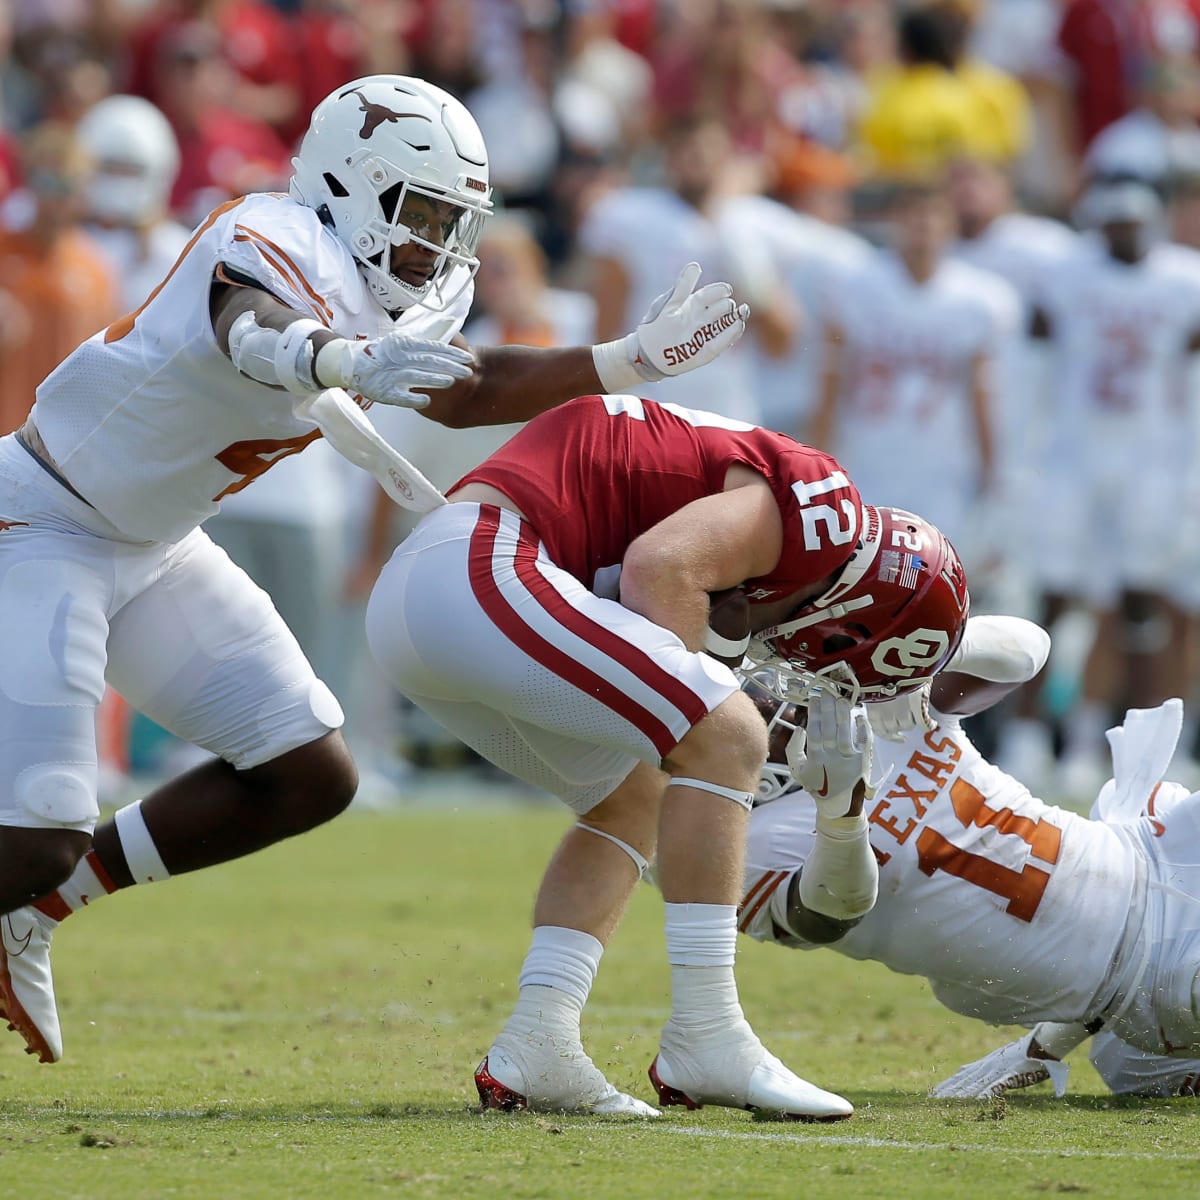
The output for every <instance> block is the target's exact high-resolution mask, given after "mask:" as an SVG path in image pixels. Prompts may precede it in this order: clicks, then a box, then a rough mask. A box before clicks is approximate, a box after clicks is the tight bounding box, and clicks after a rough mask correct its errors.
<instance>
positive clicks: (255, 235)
mask: <svg viewBox="0 0 1200 1200" xmlns="http://www.w3.org/2000/svg"><path fill="white" fill-rule="evenodd" d="M237 229H238V230H240V231H241V232H242V233H245V234H249V236H250V239H251V240H253V241H256V242H261V243H262V244H263V245H264V246H269V247H270V248H271V249H272V250H273V251H274V252H275V253H276V254H277V255H278V256H279V257H280V258H281V259H283V261H284V262H285V263H287V265H288V268H290V270H291V274H292V280H293V282H296V281H298V282H299V283H300V287H301V289H302V290H303V291H305V292H307V293H308V295H309V297H310V298H311V299H312V301H313V303H315V304H316V305H317V307H318V308H320V309H321V311H322V312H324V314H325V316H326V317H327V318H328V319H329V320H331V321H332V320H333V309H332V308H330V306H329V305H328V303H326V301H325V298H324V297H323V296H321V295H320V294H319V293H318V292H317V291H316V289H315V288H314V287H312V285H311V284H310V283H309V282H308V280H307V279H305V277H304V272H303V271H301V270H300V268H299V267H298V266H296V264H295V263H294V262H293V261H292V260H291V258H290V257H289V255H288V254H287V252H286V251H284V250H281V249H280V248H279V247H278V246H277V245H275V243H274V242H273V241H271V239H270V238H268V237H264V236H263V235H262V234H261V233H259V232H258V231H257V230H255V229H251V228H250V227H249V226H248V225H238V226H237ZM234 240H235V241H243V240H245V239H243V238H239V237H237V235H236V234H235V235H234ZM264 257H265V256H264ZM275 265H276V268H277V269H278V270H279V271H280V273H281V274H283V275H287V273H288V272H287V270H284V269H283V268H282V267H279V264H278V263H276V264H275Z"/></svg>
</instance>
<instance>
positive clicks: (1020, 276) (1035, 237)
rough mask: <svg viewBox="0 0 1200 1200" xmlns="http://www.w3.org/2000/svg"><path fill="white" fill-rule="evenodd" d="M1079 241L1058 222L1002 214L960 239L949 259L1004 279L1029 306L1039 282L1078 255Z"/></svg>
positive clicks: (1042, 218) (952, 249)
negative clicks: (975, 232) (974, 234)
mask: <svg viewBox="0 0 1200 1200" xmlns="http://www.w3.org/2000/svg"><path fill="white" fill-rule="evenodd" d="M1081 243H1082V239H1081V238H1080V236H1079V234H1077V233H1076V232H1075V231H1074V230H1072V229H1071V228H1070V227H1069V226H1067V225H1064V224H1063V223H1062V222H1061V221H1052V220H1050V218H1048V217H1034V216H1030V215H1029V214H1028V213H1016V212H1014V213H1005V214H1004V215H1003V216H999V217H997V218H996V219H995V220H994V221H991V222H990V223H989V224H988V226H987V228H986V229H985V230H984V231H983V232H982V233H981V234H980V235H979V236H978V237H973V238H962V239H960V240H959V241H957V242H955V243H954V245H953V246H952V247H951V249H950V255H951V257H953V258H955V259H957V260H958V261H959V262H965V263H967V264H969V265H970V266H972V267H977V268H978V269H979V270H981V271H990V272H991V273H992V274H993V275H999V276H1000V277H1001V278H1002V279H1007V280H1008V282H1009V283H1010V284H1012V286H1013V287H1014V288H1016V289H1017V292H1018V294H1019V295H1020V297H1021V299H1022V300H1024V301H1025V302H1026V303H1029V302H1030V301H1031V300H1032V299H1033V298H1034V296H1035V295H1036V293H1037V291H1038V288H1039V286H1040V284H1041V281H1042V280H1043V279H1045V278H1046V276H1047V275H1048V274H1049V273H1050V272H1052V271H1055V270H1056V269H1057V268H1058V265H1059V264H1061V263H1063V262H1065V261H1066V260H1067V259H1070V258H1072V257H1074V255H1076V254H1078V253H1079V251H1080V248H1081Z"/></svg>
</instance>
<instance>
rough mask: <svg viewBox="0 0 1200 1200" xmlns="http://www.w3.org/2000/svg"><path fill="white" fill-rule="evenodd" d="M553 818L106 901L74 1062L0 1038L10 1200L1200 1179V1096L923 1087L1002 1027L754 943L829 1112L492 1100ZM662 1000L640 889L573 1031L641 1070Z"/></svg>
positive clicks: (617, 1072) (622, 1198)
mask: <svg viewBox="0 0 1200 1200" xmlns="http://www.w3.org/2000/svg"><path fill="white" fill-rule="evenodd" d="M565 823H566V821H565V816H564V814H563V813H562V812H560V811H558V810H556V809H552V808H536V807H535V808H516V809H514V808H508V807H505V808H498V807H497V808H475V809H466V808H461V809H456V808H452V807H451V806H446V807H444V808H441V809H438V810H431V809H429V808H413V809H408V810H405V811H403V812H398V813H391V814H379V813H357V812H351V813H350V814H348V815H347V816H345V817H343V818H342V819H341V820H339V821H337V822H334V823H333V824H332V825H331V826H328V827H326V828H325V829H322V830H320V831H318V832H316V833H313V834H309V835H308V836H306V837H304V838H300V839H298V840H296V841H294V842H292V843H290V844H287V845H285V846H280V847H276V848H274V849H273V850H271V851H268V852H267V853H265V854H260V855H258V856H256V857H255V858H252V859H248V860H246V861H244V862H241V863H235V864H231V865H230V866H228V867H224V868H220V869H218V870H214V871H208V872H205V873H202V874H199V875H196V876H192V877H187V878H183V879H177V880H173V881H171V882H170V883H167V884H161V885H157V886H155V887H152V888H141V889H135V890H132V891H130V892H126V893H123V894H121V895H118V896H115V897H112V898H110V899H107V900H105V901H103V903H102V904H99V905H97V906H96V907H95V908H94V909H93V910H92V911H88V912H85V913H82V914H80V915H79V916H76V917H73V918H71V920H70V921H68V922H67V924H66V925H64V926H63V928H62V929H61V930H60V932H59V934H58V937H57V944H56V960H55V964H56V971H57V976H58V982H59V996H60V1006H61V1013H62V1019H63V1027H64V1040H65V1043H66V1057H65V1059H64V1061H63V1062H62V1063H59V1064H58V1065H56V1066H53V1067H44V1066H39V1065H38V1064H36V1063H35V1062H34V1061H33V1060H32V1059H31V1058H27V1057H26V1056H24V1055H23V1054H21V1053H20V1051H19V1046H18V1043H17V1041H16V1039H15V1038H14V1037H13V1035H11V1034H9V1035H6V1036H5V1038H3V1039H0V1197H14V1198H17V1200H40V1198H41V1197H46V1198H48V1200H51V1198H52V1200H71V1198H73V1197H81V1198H82V1197H87V1198H88V1200H108V1198H110V1197H111V1198H113V1200H117V1198H120V1200H138V1198H141V1197H155V1198H157V1197H186V1198H193V1197H194V1198H197V1200H199V1198H203V1200H213V1198H223V1197H271V1198H272V1200H276V1198H280V1197H283V1198H291V1197H297V1198H299V1197H319V1198H320V1200H340V1198H342V1197H347V1198H358V1197H373V1196H414V1197H488V1198H489V1200H494V1198H504V1197H574V1196H580V1197H589V1198H591V1197H595V1198H598V1200H600V1198H607V1197H614V1198H619V1200H633V1198H640V1197H647V1198H649V1197H655V1198H657V1197H669V1198H676V1197H678V1198H684V1197H688V1198H692V1197H708V1196H713V1197H717V1196H720V1197H737V1198H739V1200H742V1198H745V1200H756V1198H757V1197H764V1196H772V1197H774V1196H780V1197H814V1198H820V1197H839V1198H840V1197H875V1196H878V1197H887V1198H888V1200H904V1198H906V1197H920V1198H922V1200H926V1198H928V1200H933V1198H937V1197H954V1198H955V1200H969V1198H972V1197H1009V1196H1031V1197H1033V1196H1040V1195H1044V1194H1047V1193H1050V1194H1054V1193H1065V1192H1078V1193H1082V1194H1088V1195H1090V1196H1122V1197H1137V1196H1142V1195H1145V1196H1153V1197H1154V1198H1155V1200H1166V1198H1169V1197H1174V1196H1184V1195H1189V1196H1191V1195H1194V1194H1195V1192H1196V1190H1197V1186H1198V1185H1200V1156H1198V1155H1197V1152H1196V1147H1197V1140H1198V1134H1200V1124H1197V1112H1198V1111H1200V1110H1197V1108H1196V1107H1195V1106H1194V1105H1192V1104H1191V1103H1189V1102H1187V1101H1175V1102H1166V1103H1164V1102H1156V1103H1151V1102H1146V1103H1130V1102H1117V1101H1114V1100H1111V1099H1109V1098H1107V1097H1106V1096H1105V1094H1104V1092H1103V1089H1102V1087H1101V1085H1100V1082H1099V1080H1098V1079H1097V1077H1096V1076H1095V1074H1094V1073H1093V1072H1092V1071H1091V1069H1090V1067H1088V1065H1087V1063H1086V1061H1082V1060H1081V1062H1080V1063H1077V1064H1076V1065H1075V1067H1074V1070H1073V1074H1072V1078H1071V1095H1070V1097H1069V1098H1068V1099H1067V1100H1066V1101H1065V1102H1056V1101H1054V1099H1053V1097H1052V1096H1051V1095H1050V1093H1049V1090H1048V1088H1047V1087H1046V1086H1044V1085H1043V1086H1042V1087H1040V1088H1038V1089H1034V1090H1032V1091H1030V1092H1028V1093H1024V1094H1021V1095H1018V1096H1015V1097H1012V1098H1010V1099H1009V1100H1008V1101H1007V1103H1004V1102H994V1103H987V1104H981V1103H969V1102H957V1103H950V1102H937V1101H931V1100H928V1099H926V1098H925V1092H926V1090H927V1088H928V1087H929V1085H930V1084H932V1083H934V1082H936V1081H937V1080H938V1079H940V1078H942V1077H943V1076H944V1075H946V1074H948V1073H949V1071H950V1070H952V1069H953V1068H954V1067H956V1066H958V1065H959V1064H960V1063H962V1062H965V1061H967V1060H968V1059H971V1058H974V1057H977V1056H978V1055H979V1054H980V1053H982V1052H983V1051H984V1050H986V1049H989V1048H990V1047H991V1046H993V1045H995V1044H998V1041H999V1039H1000V1037H1001V1036H1002V1035H1001V1034H1000V1033H998V1032H997V1031H995V1030H989V1029H987V1028H985V1027H984V1026H982V1025H976V1024H973V1023H971V1022H969V1021H965V1020H962V1019H960V1018H957V1017H954V1016H951V1015H949V1014H947V1013H946V1012H945V1011H944V1010H942V1009H941V1008H940V1007H939V1006H938V1005H937V1004H936V1003H935V1002H934V1001H933V999H932V997H931V996H930V993H929V990H928V988H927V987H925V986H924V984H922V983H921V982H920V981H918V980H913V979H906V978H902V977H899V976H895V975H892V974H890V973H889V972H887V971H885V970H884V969H882V968H880V967H877V966H875V965H873V964H856V963H851V962H849V961H848V960H844V959H841V958H839V957H838V956H836V955H834V954H831V953H828V952H820V953H816V954H800V953H796V952H790V951H783V950H779V949H776V948H774V947H766V946H758V945H753V944H749V943H744V944H743V946H742V953H741V959H740V965H739V976H740V979H741V985H742V995H743V1001H744V1004H745V1008H746V1010H747V1013H748V1015H749V1016H750V1018H751V1020H752V1021H753V1023H754V1025H755V1026H756V1028H757V1029H758V1030H759V1032H760V1033H761V1034H762V1035H763V1037H764V1038H765V1039H766V1040H767V1041H768V1042H769V1043H770V1044H771V1045H772V1047H773V1048H774V1049H775V1051H776V1052H777V1053H779V1054H780V1056H781V1057H783V1058H784V1059H785V1060H786V1061H787V1062H788V1063H789V1065H791V1066H792V1067H794V1068H795V1069H796V1070H798V1071H800V1072H801V1073H802V1074H804V1075H806V1076H808V1077H809V1078H811V1079H813V1080H814V1081H815V1082H819V1083H821V1084H823V1085H825V1086H827V1087H831V1088H834V1089H835V1090H837V1091H840V1092H842V1093H843V1094H845V1095H847V1096H849V1097H850V1098H851V1099H852V1100H853V1101H854V1102H855V1104H856V1105H857V1107H858V1111H857V1113H856V1115H855V1117H854V1119H853V1120H852V1121H849V1122H844V1123H839V1124H837V1125H832V1126H819V1127H812V1126H795V1125H783V1124H777V1123H768V1122H757V1121H754V1120H753V1119H752V1118H751V1116H750V1115H749V1114H748V1113H743V1112H731V1111H727V1110H719V1109H711V1108H706V1109H705V1110H704V1111H702V1112H698V1113H684V1112H682V1111H680V1110H675V1109H671V1110H668V1111H667V1114H666V1115H664V1116H663V1117H662V1118H661V1119H659V1120H658V1121H657V1122H654V1123H646V1124H636V1125H633V1126H630V1125H628V1124H622V1123H620V1122H618V1121H614V1120H598V1119H587V1118H566V1117H538V1116H530V1115H522V1114H518V1115H513V1116H507V1115H504V1114H497V1113H487V1114H481V1113H480V1112H479V1111H478V1109H477V1105H476V1103H475V1095H474V1087H473V1084H472V1081H471V1072H472V1070H473V1069H474V1067H475V1064H476V1063H477V1062H478V1060H479V1058H480V1057H481V1056H482V1054H483V1053H484V1052H485V1051H486V1049H487V1046H488V1044H489V1042H490V1040H491V1038H492V1036H493V1035H494V1033H495V1032H496V1031H497V1029H498V1028H499V1027H500V1025H501V1023H502V1022H503V1020H504V1018H505V1016H506V1015H507V1011H508V1009H509V1006H510V1004H511V1002H512V999H513V994H514V984H515V977H516V972H517V968H518V966H519V964H520V960H521V958H522V955H523V954H524V951H525V947H526V943H527V939H528V916H529V908H530V902H531V899H532V894H533V889H534V886H535V883H536V880H537V878H538V875H539V873H540V868H541V866H542V864H543V863H544V861H545V859H546V857H547V855H548V853H549V851H550V849H551V847H552V846H553V844H554V842H555V841H556V840H557V837H558V835H559V833H560V832H561V830H562V829H563V828H564V827H565ZM666 1005H667V971H666V968H665V965H664V956H663V952H662V934H661V908H660V905H659V901H658V898H657V896H656V895H655V894H654V893H653V892H651V891H650V889H649V888H643V889H641V890H640V891H639V894H638V896H637V897H636V899H635V903H634V905H633V908H632V909H631V911H630V914H629V917H628V918H627V920H626V923H625V925H624V926H623V927H622V928H621V930H620V931H619V933H618V935H617V937H616V939H615V940H614V943H613V945H612V947H611V948H610V950H609V952H608V954H607V955H606V957H605V961H604V964H603V966H602V968H601V972H600V977H599V979H598V981H597V984H596V989H595V991H594V993H593V997H592V1003H591V1005H590V1006H589V1011H588V1016H587V1020H586V1024H585V1028H584V1035H585V1041H586V1043H587V1045H588V1047H589V1049H590V1051H591V1053H592V1055H593V1057H594V1058H595V1059H596V1060H597V1062H598V1063H600V1064H601V1065H602V1067H603V1068H604V1069H605V1071H606V1072H607V1073H608V1074H609V1077H610V1078H611V1079H612V1080H613V1082H614V1083H616V1084H618V1085H619V1086H621V1087H622V1088H625V1089H627V1090H631V1091H634V1092H636V1093H637V1094H638V1095H640V1096H643V1097H644V1098H646V1099H652V1098H653V1097H652V1093H651V1089H650V1086H649V1083H648V1082H647V1080H646V1077H645V1069H646V1066H647V1064H648V1062H649V1060H650V1059H651V1057H652V1056H653V1053H654V1049H655V1044H656V1036H657V1030H658V1027H659V1025H660V1024H661V1022H662V1020H663V1018H664V1016H665V1014H666Z"/></svg>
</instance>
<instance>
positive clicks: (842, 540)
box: [792, 471, 858, 550]
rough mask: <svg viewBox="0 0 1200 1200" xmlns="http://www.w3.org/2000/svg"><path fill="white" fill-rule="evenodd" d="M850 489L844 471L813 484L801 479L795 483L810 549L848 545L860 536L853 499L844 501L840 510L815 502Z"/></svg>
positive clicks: (840, 505) (793, 486) (806, 539)
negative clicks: (830, 494) (814, 500)
mask: <svg viewBox="0 0 1200 1200" xmlns="http://www.w3.org/2000/svg"><path fill="white" fill-rule="evenodd" d="M849 486H850V480H849V479H847V478H846V476H845V474H844V473H843V472H841V471H833V472H832V473H831V474H829V475H826V476H825V478H824V479H815V480H812V481H811V482H806V481H805V480H802V479H799V480H797V481H796V482H795V483H793V484H792V495H794V496H795V497H796V499H797V501H799V504H800V520H801V521H802V522H803V525H804V548H805V549H806V550H819V549H821V546H822V545H823V544H826V545H830V546H844V545H845V544H846V543H847V542H852V541H853V540H854V539H855V538H856V537H857V536H858V509H856V508H855V507H854V501H853V500H849V499H843V500H841V501H840V504H839V507H838V508H834V506H833V505H832V504H814V503H813V499H814V498H815V497H817V496H825V495H828V493H830V492H836V491H837V490H838V489H840V488H848V487H849Z"/></svg>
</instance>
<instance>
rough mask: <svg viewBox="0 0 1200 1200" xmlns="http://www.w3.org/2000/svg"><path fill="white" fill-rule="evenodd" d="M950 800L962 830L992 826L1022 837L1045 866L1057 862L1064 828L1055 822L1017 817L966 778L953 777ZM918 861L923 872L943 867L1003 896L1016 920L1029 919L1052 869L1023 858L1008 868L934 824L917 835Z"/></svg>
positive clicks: (1040, 898) (948, 871)
mask: <svg viewBox="0 0 1200 1200" xmlns="http://www.w3.org/2000/svg"><path fill="white" fill-rule="evenodd" d="M950 803H951V805H952V806H953V808H954V815H955V816H956V817H957V818H958V819H959V821H961V822H962V826H963V828H964V829H969V828H970V827H971V826H972V825H975V826H977V827H978V828H980V829H984V828H986V827H988V826H991V827H992V828H993V829H995V830H996V831H997V832H998V833H1001V834H1004V835H1005V836H1011V837H1014V838H1019V839H1020V840H1021V841H1022V842H1024V843H1025V845H1026V846H1027V847H1028V849H1027V850H1026V851H1025V853H1026V854H1028V856H1029V857H1030V858H1035V859H1037V860H1038V861H1040V862H1043V863H1045V864H1046V865H1047V866H1053V865H1054V864H1055V863H1056V862H1058V852H1059V847H1060V845H1061V843H1062V830H1060V829H1059V828H1058V826H1057V825H1051V824H1050V822H1049V821H1045V820H1041V819H1039V820H1037V821H1031V820H1030V819H1029V818H1028V817H1018V816H1017V815H1016V814H1015V813H1014V812H1013V811H1012V809H1011V808H1001V809H995V808H989V807H988V805H987V803H986V802H985V801H984V798H983V793H982V792H980V791H979V789H978V788H976V787H973V786H972V785H971V784H969V783H967V782H966V780H964V779H956V780H955V781H954V783H953V785H952V786H951V788H950ZM1014 849H1015V847H1014ZM917 865H918V866H919V867H920V868H921V870H922V871H924V872H925V874H926V875H932V874H933V873H934V872H935V871H945V872H946V873H947V874H948V875H954V876H956V877H957V878H959V879H962V880H965V881H966V882H967V883H970V884H974V885H975V886H976V887H980V888H983V889H984V890H985V891H988V892H991V893H992V894H993V895H994V896H999V897H1000V898H1001V899H1002V900H1007V901H1008V903H1007V905H1006V906H1005V910H1004V911H1005V912H1007V913H1010V914H1011V915H1012V916H1014V917H1016V918H1017V920H1019V921H1032V920H1033V917H1034V914H1035V913H1036V912H1037V909H1038V905H1039V904H1040V903H1041V902H1042V896H1043V894H1044V893H1045V891H1046V885H1047V884H1048V883H1049V882H1050V873H1049V872H1048V871H1043V870H1042V869H1041V868H1040V867H1035V866H1033V865H1032V863H1026V864H1025V865H1024V866H1022V867H1021V869H1020V870H1019V871H1018V870H1015V869H1014V868H1012V867H1006V866H1004V865H1003V864H1002V863H998V862H994V861H993V860H992V859H990V858H986V857H985V856H984V855H982V854H972V853H971V852H970V851H969V850H963V849H962V848H961V847H959V846H956V845H955V844H954V843H953V842H952V841H950V839H949V838H946V837H943V836H942V835H941V834H940V833H938V831H937V830H936V829H924V830H922V831H921V834H920V836H919V837H918V838H917Z"/></svg>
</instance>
